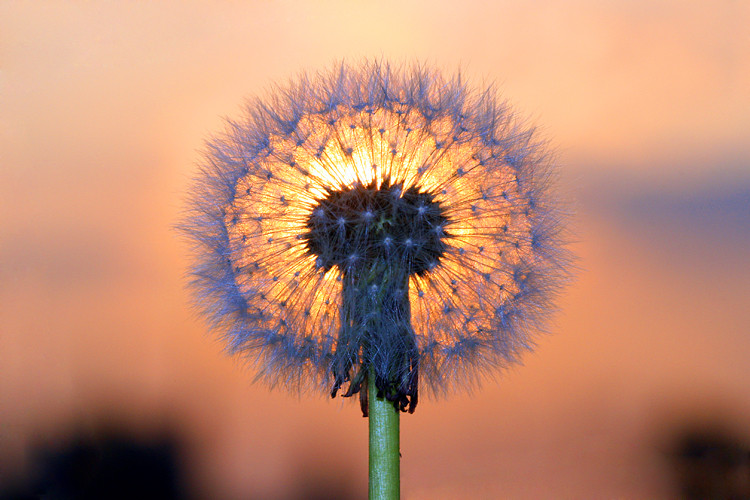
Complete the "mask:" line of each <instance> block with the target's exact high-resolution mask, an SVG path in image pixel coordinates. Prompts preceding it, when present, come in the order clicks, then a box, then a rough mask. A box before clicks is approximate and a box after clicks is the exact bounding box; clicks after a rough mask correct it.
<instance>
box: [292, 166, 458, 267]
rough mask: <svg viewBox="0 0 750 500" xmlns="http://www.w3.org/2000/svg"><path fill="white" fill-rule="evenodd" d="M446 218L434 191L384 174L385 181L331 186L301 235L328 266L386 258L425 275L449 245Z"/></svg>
mask: <svg viewBox="0 0 750 500" xmlns="http://www.w3.org/2000/svg"><path fill="white" fill-rule="evenodd" d="M447 222H448V219H447V217H446V215H445V211H444V210H443V208H442V207H441V206H440V203H439V202H437V201H435V197H434V195H433V194H432V193H430V192H426V191H421V190H420V189H419V188H417V187H410V188H407V189H404V186H403V184H400V183H396V184H391V182H390V180H385V181H384V182H382V183H381V185H380V186H377V185H376V183H375V182H372V183H370V184H367V185H364V184H361V183H358V184H355V185H353V186H348V187H342V188H340V189H338V190H328V193H327V195H326V196H325V198H323V199H321V200H319V201H318V203H317V205H316V206H315V207H314V208H313V210H312V212H311V216H310V217H309V218H308V220H307V224H306V227H307V232H306V233H305V234H304V235H303V236H302V238H303V240H305V242H306V245H307V251H308V252H309V253H311V254H312V255H315V256H316V257H317V258H318V259H319V261H320V262H321V263H322V266H323V267H324V268H325V269H330V268H331V267H333V266H338V267H339V269H340V270H342V271H346V270H348V269H349V266H351V265H352V263H353V262H355V261H356V262H359V263H362V264H367V263H368V262H369V263H372V262H374V261H381V262H385V263H392V264H393V265H398V266H402V271H406V272H407V273H408V274H419V275H423V274H424V273H426V272H427V271H428V270H430V269H432V268H433V267H434V265H435V262H437V261H438V260H439V259H440V257H441V256H442V255H443V252H444V251H445V248H446V242H445V239H446V238H448V237H450V235H449V234H447V233H446V232H445V231H443V230H442V228H443V227H444V226H445V224H446V223H447ZM437 228H441V229H440V230H438V229H437ZM352 255H357V256H358V257H361V259H360V258H357V259H354V260H353V259H351V256H352Z"/></svg>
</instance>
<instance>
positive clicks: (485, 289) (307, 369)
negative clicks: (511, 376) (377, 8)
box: [182, 62, 569, 420]
mask: <svg viewBox="0 0 750 500" xmlns="http://www.w3.org/2000/svg"><path fill="white" fill-rule="evenodd" d="M553 174H554V172H553V169H552V168H551V162H550V158H549V154H548V152H547V150H546V149H545V147H544V144H543V143H542V142H540V141H539V140H537V138H536V136H535V134H534V131H533V130H532V129H530V128H528V127H526V126H525V125H524V123H523V122H522V121H521V120H519V119H517V118H516V117H515V115H514V114H513V113H512V112H511V110H510V109H509V108H508V106H507V105H506V104H504V103H502V102H499V101H498V100H497V96H496V93H495V92H494V91H493V90H492V89H488V90H486V91H483V92H477V91H474V90H472V89H470V88H469V87H467V85H466V84H465V83H464V82H463V81H462V79H461V77H460V75H456V76H454V77H452V78H445V77H443V76H441V74H440V73H439V72H437V71H434V70H431V69H428V68H425V67H415V68H412V69H395V68H393V67H391V66H388V65H387V64H384V63H381V62H369V63H365V64H363V65H362V66H360V67H353V66H350V65H347V64H341V65H339V66H337V67H336V68H335V70H334V71H331V72H329V73H325V74H316V75H313V76H308V75H303V76H301V77H300V78H299V79H298V80H296V81H294V82H292V83H290V84H288V85H286V86H283V87H278V88H276V89H274V91H273V92H272V93H271V95H270V96H269V97H267V98H266V99H265V100H257V101H254V102H252V103H251V104H249V105H248V106H247V108H246V110H245V114H244V116H243V117H242V118H241V119H239V120H236V121H228V123H227V128H226V131H225V133H223V134H222V135H220V136H217V137H215V138H213V139H211V140H210V141H209V142H208V143H207V147H206V151H205V160H204V163H203V168H202V170H201V173H200V175H199V177H198V179H197V181H196V184H195V187H194V189H193V191H192V196H191V198H190V202H189V214H188V216H187V217H186V220H185V221H184V223H183V225H182V230H183V231H184V232H185V233H187V234H188V235H189V236H190V238H191V239H192V241H193V242H194V243H195V244H196V256H197V259H196V262H195V263H194V265H193V268H192V276H193V287H194V290H195V291H196V293H197V300H198V303H199V304H200V306H201V307H202V310H203V311H204V312H205V315H206V317H207V318H208V319H209V320H210V322H211V325H212V326H213V328H214V329H215V330H216V331H218V332H220V334H221V335H223V336H224V337H225V339H226V341H227V345H228V346H229V349H230V351H232V352H236V353H242V354H243V355H245V356H246V357H247V358H248V359H250V360H251V361H252V362H253V363H254V365H255V367H256V369H257V371H258V376H259V378H261V379H263V380H264V381H266V382H267V383H269V384H270V385H274V386H275V385H281V386H286V387H289V388H293V389H295V390H307V389H312V388H320V389H322V390H324V391H325V392H327V393H329V394H330V395H331V396H336V395H337V394H339V393H341V394H342V395H343V396H345V397H349V396H353V395H355V394H359V397H360V404H361V408H362V411H363V414H364V415H365V416H367V415H368V412H369V411H370V410H371V407H372V404H373V401H372V399H373V398H375V399H378V400H381V399H385V400H387V401H388V402H389V404H391V405H393V407H395V408H396V409H397V410H400V411H408V412H413V411H414V409H415V408H416V406H417V402H418V399H419V391H420V390H422V391H427V392H428V393H433V394H443V393H446V392H450V391H452V390H456V389H458V390H461V389H466V388H471V387H473V386H474V385H476V383H477V382H479V381H480V380H481V379H482V378H483V377H485V376H487V375H491V374H493V373H495V372H496V371H497V370H499V369H502V368H504V367H506V366H508V365H509V364H512V363H514V362H517V361H518V360H519V358H520V356H521V354H522V353H523V352H524V351H527V350H529V349H530V348H531V347H532V346H533V344H534V342H533V336H534V335H535V333H536V332H538V331H540V330H542V329H543V327H544V320H545V319H546V317H547V316H548V315H549V313H550V311H551V308H552V301H553V299H554V297H555V295H556V293H557V292H558V291H559V289H560V287H561V285H562V284H563V283H564V281H565V278H566V275H567V273H566V269H567V264H568V261H569V254H568V252H567V250H566V249H565V245H564V243H565V239H564V237H563V226H562V221H563V220H564V218H563V217H562V215H561V211H560V208H559V207H558V204H557V203H556V201H555V199H554V196H553V195H552V192H551V188H552V180H553V177H554V176H553ZM368 387H369V388H370V391H369V394H368V390H367V388H368ZM391 413H395V414H396V417H397V416H398V413H397V412H391ZM371 420H372V418H371Z"/></svg>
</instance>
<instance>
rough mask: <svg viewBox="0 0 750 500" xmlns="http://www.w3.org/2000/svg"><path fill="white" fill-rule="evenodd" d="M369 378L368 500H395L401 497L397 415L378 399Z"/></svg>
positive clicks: (384, 400)
mask: <svg viewBox="0 0 750 500" xmlns="http://www.w3.org/2000/svg"><path fill="white" fill-rule="evenodd" d="M370 374H371V376H369V377H368V379H369V381H368V384H367V385H368V388H367V389H368V396H369V397H368V399H369V424H370V496H369V498H370V500H398V499H399V498H400V496H401V477H400V464H399V462H400V459H401V453H400V451H399V412H398V410H396V408H395V407H394V406H393V403H392V402H391V401H388V400H387V399H386V398H379V397H378V388H377V387H376V385H375V376H374V373H373V372H372V371H370Z"/></svg>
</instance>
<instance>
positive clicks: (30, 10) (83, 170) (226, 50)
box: [0, 0, 750, 500]
mask: <svg viewBox="0 0 750 500" xmlns="http://www.w3.org/2000/svg"><path fill="white" fill-rule="evenodd" d="M747 26H750V4H748V3H744V2H736V1H731V0H726V1H720V2H713V3H710V4H707V3H704V2H697V1H695V2H678V1H676V0H674V1H659V2H646V1H645V0H639V1H635V2H627V3H626V2H622V3H619V2H595V1H593V0H575V1H573V2H565V3H563V2H557V1H543V2H539V3H538V4H537V3H535V4H534V5H521V4H518V5H511V4H506V3H497V4H491V5H485V4H483V3H480V2H468V3H466V5H463V4H462V7H461V9H457V8H455V6H454V5H453V4H452V3H450V2H431V3H430V4H429V5H427V4H423V3H419V2H414V3H403V2H392V1H386V2H384V3H383V2H380V3H378V4H372V5H369V4H368V5H361V4H350V3H345V2H343V1H332V2H330V3H326V4H318V3H302V4H299V3H292V2H286V1H280V2H257V3H252V4H214V3H208V2H165V3H160V4H131V3H128V4H117V3H113V4H108V3H107V4H104V3H97V4H88V3H72V4H69V3H63V2H60V3H54V2H49V3H13V2H6V3H2V4H0V110H2V111H1V112H0V492H1V491H4V490H5V488H6V487H7V486H8V485H9V484H11V483H13V482H14V481H17V480H20V479H19V478H21V479H22V478H23V477H24V476H25V474H28V473H30V471H31V472H33V470H34V467H35V460H36V458H35V457H36V453H37V451H38V449H39V446H40V445H45V446H49V447H51V448H53V449H54V448H55V446H57V445H59V446H60V447H64V445H65V443H66V439H67V438H68V437H69V436H70V435H73V434H75V433H76V430H80V429H94V428H98V426H101V425H106V424H108V423H110V424H111V423H112V422H114V423H115V424H117V428H118V429H120V430H122V431H123V432H125V433H126V434H127V435H129V436H130V437H132V438H133V439H134V440H135V441H134V442H136V443H137V442H138V439H141V438H143V439H146V440H148V439H151V438H153V439H157V438H158V436H162V435H167V436H169V437H170V439H172V438H173V439H174V441H175V443H176V448H175V449H176V450H178V451H176V452H175V455H176V456H177V457H178V459H179V464H180V467H183V468H182V469H181V471H182V472H183V473H184V474H185V477H187V478H189V479H188V483H189V486H190V487H191V488H195V490H194V491H195V492H197V493H196V494H197V495H199V497H207V496H210V497H212V498H220V499H227V500H231V499H239V498H248V497H250V498H302V497H303V496H300V495H312V494H313V493H310V492H312V491H313V490H314V489H315V488H316V486H315V485H316V484H318V483H317V482H320V484H322V486H320V487H319V488H318V491H324V492H327V493H323V494H328V495H333V494H339V495H341V496H342V498H345V497H346V496H347V495H352V497H357V494H356V493H357V492H363V491H365V489H364V488H365V487H366V482H367V478H366V470H367V432H366V424H367V422H366V420H364V419H362V418H361V416H360V414H359V413H358V410H357V407H356V404H354V403H351V402H349V401H342V400H341V399H336V400H330V399H327V398H326V397H325V395H317V394H315V395H303V396H301V397H299V396H295V395H288V394H285V393H283V392H279V391H269V390H268V389H267V388H266V387H263V386H260V385H254V384H253V383H252V380H253V372H252V369H251V368H250V367H247V366H244V365H243V363H242V362H241V361H238V360H236V359H232V358H228V357H227V356H226V355H225V354H224V353H223V351H222V345H221V344H220V342H219V341H218V340H216V339H214V338H213V337H211V336H210V335H209V334H208V333H207V331H206V326H205V325H204V324H203V323H202V321H201V320H200V319H198V318H197V317H196V315H195V314H194V312H193V311H192V309H191V307H192V306H191V305H190V299H189V294H188V292H187V291H186V290H185V288H184V285H185V281H186V280H185V276H184V274H185V269H186V267H187V262H188V248H187V247H186V245H185V244H184V242H182V241H180V239H179V237H178V235H177V234H176V232H175V231H174V230H173V226H174V224H175V221H176V220H177V219H178V218H179V214H180V210H181V207H182V200H183V196H184V195H183V193H184V192H185V191H186V189H187V187H188V185H189V184H190V182H191V178H192V176H193V175H194V173H195V165H196V163H197V161H198V160H199V153H198V151H199V150H200V148H201V147H202V144H203V140H204V139H205V138H206V137H207V136H208V135H209V134H211V133H215V132H217V131H219V130H220V129H221V127H222V118H221V117H222V116H236V115H237V112H238V111H239V108H240V106H241V105H242V103H243V102H244V101H243V99H246V98H250V97H252V96H254V95H260V96H262V95H264V94H265V92H266V89H268V88H269V87H270V85H271V84H272V82H276V81H278V82H283V81H285V80H286V79H288V78H290V77H292V76H294V75H296V74H297V73H298V72H299V71H300V70H303V69H308V70H310V69H312V70H315V69H318V68H326V67H329V66H330V65H331V64H332V63H333V62H335V61H336V60H340V59H341V58H348V59H352V60H357V59H359V58H362V57H383V58H385V59H389V60H394V61H397V62H406V63H409V62H412V61H416V60H419V61H427V62H430V63H431V64H434V65H437V66H438V67H440V68H444V69H446V70H447V71H453V70H454V69H456V68H459V67H460V68H462V71H463V73H464V74H465V75H466V76H467V78H469V79H470V80H472V81H474V82H476V83H477V85H481V84H482V82H491V81H496V82H498V86H499V88H500V89H501V90H502V94H503V95H504V96H505V97H507V98H508V99H510V101H511V103H513V104H514V105H515V107H516V108H517V109H518V111H519V113H520V114H521V115H529V116H531V118H532V119H531V121H532V122H533V123H538V125H539V128H540V132H541V133H542V134H543V135H544V136H545V137H547V138H549V139H550V141H551V143H552V144H553V146H555V147H556V148H557V151H558V155H557V156H558V159H559V163H560V165H561V177H562V183H563V191H564V192H565V193H567V194H569V195H570V197H571V198H572V200H573V209H574V212H575V217H574V226H575V227H574V232H575V238H576V242H575V243H574V245H573V246H574V248H575V251H576V252H577V253H578V255H579V257H580V259H579V261H578V267H579V268H580V270H579V272H578V275H577V277H576V280H575V281H574V282H573V283H572V285H571V286H570V288H569V289H568V290H567V291H566V292H565V294H564V295H563V296H562V298H561V300H560V301H559V304H558V305H559V308H560V312H559V313H558V314H557V315H556V317H555V318H556V319H555V322H554V324H553V325H552V327H551V328H550V330H551V332H552V333H553V334H552V335H549V336H544V337H542V338H541V339H540V341H539V345H538V347H537V349H536V352H534V353H533V354H531V355H528V356H526V358H525V359H524V366H518V367H514V368H513V369H511V370H510V371H509V372H508V373H505V374H503V375H502V376H501V377H498V380H497V381H487V382H486V383H485V384H484V386H483V387H482V388H481V389H480V390H478V391H476V392H475V393H474V394H471V395H467V394H463V393H459V394H457V395H454V396H452V397H450V398H448V399H445V400H434V399H428V400H426V401H424V402H421V403H420V407H419V409H418V410H417V412H416V413H415V414H414V415H407V416H404V417H403V418H402V455H403V460H402V490H403V494H404V497H405V498H410V499H422V498H423V499H441V498H446V499H448V498H518V499H534V498H643V499H655V498H674V497H676V496H679V495H678V492H680V491H684V490H682V489H681V488H682V487H683V486H681V485H680V481H681V477H682V476H680V475H679V474H677V473H676V472H675V470H677V469H679V470H682V471H684V470H692V469H690V467H699V466H701V464H705V463H708V464H709V465H711V464H715V463H718V464H719V466H721V467H724V468H723V469H721V470H722V471H724V472H722V473H721V474H718V475H708V474H707V475H706V477H708V478H716V477H718V478H720V479H721V478H722V477H725V476H724V475H722V474H735V473H734V472H731V471H734V469H733V468H732V467H734V465H733V464H735V462H733V461H732V460H735V458H733V457H735V455H736V453H735V451H733V450H735V448H733V447H732V446H731V445H727V444H726V443H725V441H722V439H723V437H722V436H719V437H715V436H714V434H711V432H708V431H707V432H706V433H704V434H701V432H699V431H695V432H693V433H692V434H691V432H692V431H690V430H689V429H688V428H689V426H690V425H691V424H693V423H695V425H696V426H697V428H700V429H703V428H705V429H709V430H710V429H714V428H720V429H722V430H723V431H725V434H726V435H728V436H730V438H727V440H728V441H731V440H732V439H733V440H735V441H736V443H739V444H738V446H739V448H738V449H742V448H741V447H742V446H747V443H748V441H750V426H748V424H747V422H748V421H750V384H748V382H747V381H748V380H750V363H748V362H747V360H748V359H750V327H749V326H748V325H750V308H748V307H747V302H748V298H750V257H749V254H748V251H747V248H750V208H749V207H750V140H748V139H749V138H750V136H748V130H750V93H748V91H747V89H748V88H750V38H749V37H748V36H747V33H746V31H747V30H746V27H747ZM696 422H697V423H696ZM701 426H702V427H701ZM685 429H688V430H685ZM683 431H684V432H683ZM128 433H130V434H128ZM84 434H85V432H84ZM685 436H687V437H685ZM691 436H692V437H691ZM695 436H697V437H695ZM712 439H713V440H714V441H715V442H714V441H711V440H712ZM675 443H677V444H675ZM679 443H682V445H684V446H683V448H680V447H679V446H680V444H679ZM696 443H697V444H696ZM672 445H674V447H673V448H670V446H672ZM144 446H146V445H144ZM670 450H671V451H670ZM674 450H677V451H674ZM680 450H681V451H680ZM686 450H687V451H686ZM695 450H699V451H695ZM700 450H708V451H705V452H704V451H700ZM711 450H720V451H718V452H714V451H711ZM722 450H723V451H722ZM726 450H729V451H726ZM61 453H63V452H61ZM670 453H671V454H670ZM680 453H683V455H684V456H683V455H680ZM701 453H702V454H703V455H701ZM712 453H713V455H712ZM696 456H699V459H696V458H695V457H696ZM700 456H708V457H709V459H707V462H703V461H701V460H702V459H700ZM713 456H719V459H717V460H718V461H712V460H713V458H710V457H713ZM679 457H683V458H679ZM685 457H687V458H685ZM722 457H729V458H726V459H725V458H722ZM675 464H678V465H675ZM679 464H681V465H679ZM717 467H718V466H717ZM738 470H740V469H738ZM727 471H730V472H727ZM737 474H739V473H737ZM735 475H736V474H735ZM733 477H734V476H733ZM331 485H335V486H337V487H338V489H330V488H329V489H326V488H328V487H330V486H331ZM308 487H309V488H308ZM305 488H308V489H305ZM705 491H708V490H705ZM302 492H306V493H302ZM336 492H338V493H336Z"/></svg>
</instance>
